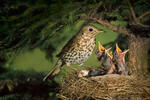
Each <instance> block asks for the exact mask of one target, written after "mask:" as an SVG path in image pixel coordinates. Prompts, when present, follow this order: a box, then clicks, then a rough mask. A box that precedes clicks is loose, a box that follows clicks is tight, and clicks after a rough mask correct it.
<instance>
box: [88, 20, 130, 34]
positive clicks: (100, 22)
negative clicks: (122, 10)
mask: <svg viewBox="0 0 150 100" xmlns="http://www.w3.org/2000/svg"><path fill="white" fill-rule="evenodd" d="M87 19H88V20H91V21H94V22H97V23H99V24H101V25H103V26H105V27H107V28H109V29H111V30H113V31H115V32H117V33H123V34H125V35H129V32H128V30H127V29H126V28H122V27H121V26H115V25H112V24H110V23H109V22H106V21H103V20H102V19H100V18H99V19H96V18H88V17H87Z"/></svg>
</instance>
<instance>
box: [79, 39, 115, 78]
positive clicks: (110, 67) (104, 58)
mask: <svg viewBox="0 0 150 100" xmlns="http://www.w3.org/2000/svg"><path fill="white" fill-rule="evenodd" d="M98 44H99V46H98V50H97V52H96V55H97V59H98V60H99V61H100V63H101V66H100V67H97V68H95V69H90V70H82V71H81V72H80V73H79V77H80V76H88V77H91V76H98V75H105V74H113V73H115V65H114V64H113V62H112V53H109V50H110V49H111V48H109V49H107V50H106V49H105V48H104V47H103V46H102V45H101V43H100V42H98Z"/></svg>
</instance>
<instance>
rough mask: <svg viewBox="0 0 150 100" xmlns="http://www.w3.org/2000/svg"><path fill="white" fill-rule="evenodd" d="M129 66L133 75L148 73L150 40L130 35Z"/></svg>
mask: <svg viewBox="0 0 150 100" xmlns="http://www.w3.org/2000/svg"><path fill="white" fill-rule="evenodd" d="M128 46H129V62H130V63H129V66H130V68H131V70H132V72H133V73H143V74H144V73H147V72H148V50H149V39H148V38H143V37H139V36H135V35H133V34H131V35H129V41H128Z"/></svg>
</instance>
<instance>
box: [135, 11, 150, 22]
mask: <svg viewBox="0 0 150 100" xmlns="http://www.w3.org/2000/svg"><path fill="white" fill-rule="evenodd" d="M147 14H150V10H149V11H146V12H144V13H143V14H142V15H140V16H139V17H138V18H137V20H140V19H142V18H143V17H144V16H146V15H147Z"/></svg>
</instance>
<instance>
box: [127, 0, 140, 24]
mask: <svg viewBox="0 0 150 100" xmlns="http://www.w3.org/2000/svg"><path fill="white" fill-rule="evenodd" d="M126 1H127V3H128V5H129V8H130V11H131V14H132V16H133V20H134V21H135V22H137V21H138V20H137V18H136V15H135V12H134V10H133V7H132V5H131V3H130V1H129V0H126Z"/></svg>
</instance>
